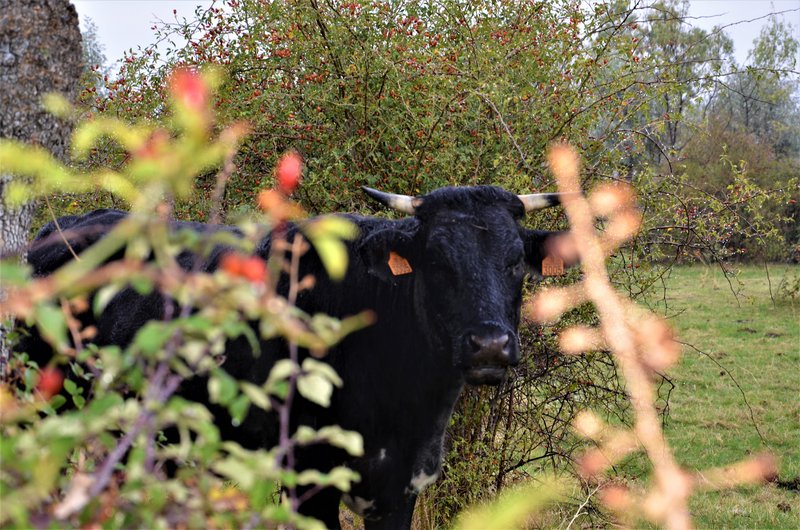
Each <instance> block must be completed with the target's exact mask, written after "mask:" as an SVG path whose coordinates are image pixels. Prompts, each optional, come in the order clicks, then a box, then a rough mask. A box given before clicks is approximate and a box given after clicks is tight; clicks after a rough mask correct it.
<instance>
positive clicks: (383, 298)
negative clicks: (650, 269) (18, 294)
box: [20, 186, 558, 528]
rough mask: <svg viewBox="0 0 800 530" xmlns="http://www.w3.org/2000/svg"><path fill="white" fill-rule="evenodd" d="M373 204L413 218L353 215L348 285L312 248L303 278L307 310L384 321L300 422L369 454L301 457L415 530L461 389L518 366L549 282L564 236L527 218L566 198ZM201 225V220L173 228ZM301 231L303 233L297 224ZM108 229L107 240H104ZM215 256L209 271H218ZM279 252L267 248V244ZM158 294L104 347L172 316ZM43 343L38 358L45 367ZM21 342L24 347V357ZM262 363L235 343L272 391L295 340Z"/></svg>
mask: <svg viewBox="0 0 800 530" xmlns="http://www.w3.org/2000/svg"><path fill="white" fill-rule="evenodd" d="M365 191H366V192H367V193H368V194H369V195H370V196H371V197H373V198H374V199H376V200H378V201H380V202H382V203H383V204H385V205H387V206H389V207H391V208H394V209H396V210H399V211H401V212H404V213H407V214H409V215H410V216H409V217H406V218H403V219H400V220H387V219H380V218H374V217H358V216H348V218H349V219H350V220H351V221H352V222H354V223H355V224H356V225H357V226H358V228H359V236H358V238H357V239H356V240H355V241H353V242H351V243H349V244H348V250H349V254H350V255H349V266H348V270H347V273H346V276H345V278H344V280H342V281H340V282H333V281H331V280H329V279H328V278H327V276H326V275H325V272H324V268H323V267H322V265H321V263H320V261H319V258H318V257H317V256H316V254H315V253H314V252H309V253H308V254H306V255H305V256H304V257H303V259H302V263H301V269H302V272H303V273H305V274H313V275H315V276H316V277H317V284H316V286H315V287H314V288H313V289H312V290H309V291H305V292H303V293H302V294H301V296H300V297H299V298H298V302H297V303H298V305H299V306H300V307H301V308H302V309H304V310H305V311H307V312H309V313H318V312H321V313H326V314H329V315H332V316H334V317H343V316H346V315H351V314H355V313H358V312H360V311H362V310H364V309H371V310H373V311H374V312H375V314H376V315H377V320H376V322H375V324H374V325H372V326H371V327H369V328H366V329H364V330H362V331H359V332H356V333H353V334H352V335H350V336H348V337H347V338H346V339H345V340H344V341H343V342H342V343H340V344H339V345H337V346H336V347H334V348H332V349H331V351H330V352H329V353H328V355H327V356H326V358H325V359H326V361H327V362H329V363H330V364H331V365H332V366H333V367H334V368H335V369H336V371H337V372H338V373H339V375H340V376H341V378H342V379H343V381H344V385H343V387H342V388H341V389H339V390H337V391H336V393H335V395H334V398H333V400H332V404H331V406H330V408H328V409H322V408H320V407H316V406H309V405H310V404H309V403H307V402H303V400H299V403H298V404H297V405H296V406H295V408H294V409H293V414H294V416H295V420H296V421H298V422H301V423H308V424H311V425H313V426H314V427H320V426H322V425H326V424H338V425H340V426H342V427H343V428H346V429H351V430H355V431H358V432H360V433H361V434H362V436H363V438H364V448H365V454H364V456H363V457H360V458H355V459H353V458H347V457H345V455H344V454H343V453H342V452H339V451H333V450H330V451H328V450H321V449H319V448H317V449H316V450H314V451H313V452H309V453H308V454H303V455H300V456H299V458H298V467H305V468H316V469H322V470H324V469H329V468H331V467H333V466H334V465H339V464H346V465H348V466H350V467H351V468H352V469H354V470H356V471H357V472H359V473H360V475H361V481H360V482H358V483H357V484H355V485H354V487H353V490H352V491H351V492H350V493H349V494H347V495H344V496H343V497H344V499H343V500H344V502H345V503H346V504H347V505H348V506H350V507H351V508H352V509H353V510H354V511H356V512H358V513H360V514H361V515H363V516H364V517H365V520H366V525H367V527H368V528H378V527H385V528H408V527H409V526H410V524H411V517H412V514H413V510H414V504H415V501H416V498H417V494H418V493H419V492H420V491H421V490H422V489H423V488H424V487H425V486H426V485H428V484H430V483H432V482H433V481H434V480H436V477H437V475H438V473H439V469H440V467H441V461H442V442H443V437H444V433H445V428H446V427H447V423H448V420H449V418H450V415H451V413H452V410H453V406H454V404H455V402H456V399H457V397H458V395H459V393H460V392H461V389H462V388H463V386H464V383H465V382H466V383H470V384H488V385H494V384H498V383H500V382H501V381H502V380H503V378H504V377H505V374H506V370H507V368H508V367H509V366H513V365H515V364H517V362H518V360H519V346H518V339H517V327H518V324H519V314H520V304H521V299H522V284H523V279H524V277H525V276H526V274H528V273H531V274H532V275H533V276H534V277H536V278H539V277H540V273H541V263H542V259H543V258H544V257H545V256H546V254H547V250H548V248H549V247H550V246H551V245H550V240H551V238H552V237H553V236H554V235H555V234H557V233H555V232H545V231H532V230H527V229H525V228H523V227H522V226H520V224H519V221H520V219H521V218H522V217H523V216H524V214H525V212H526V211H531V210H535V209H539V208H544V207H547V206H552V205H555V204H557V203H558V196H557V195H556V194H537V195H525V196H517V195H514V194H511V193H509V192H506V191H504V190H502V189H499V188H495V187H488V186H481V187H471V188H442V189H439V190H436V191H434V192H432V193H430V194H428V195H425V196H422V197H419V198H412V197H407V196H400V195H392V194H386V193H382V192H378V191H375V190H371V189H368V188H365ZM124 216H125V214H124V213H123V212H118V211H113V210H102V211H97V212H93V213H90V214H86V215H84V216H78V217H67V218H62V220H61V227H62V229H65V228H66V229H68V232H70V233H76V234H81V233H84V234H90V235H89V236H86V237H83V238H80V237H75V238H73V239H72V240H71V243H72V244H73V245H74V246H76V247H77V249H78V250H81V249H83V248H85V247H86V246H87V245H88V244H90V243H91V242H92V241H94V240H96V239H98V238H99V237H101V236H102V234H103V233H105V232H107V231H108V230H109V228H110V227H111V226H112V225H113V224H115V223H116V222H118V221H119V220H120V219H122V218H123V217H124ZM176 224H177V225H178V226H183V227H191V228H194V229H198V230H201V229H203V228H202V227H203V226H204V225H200V224H197V223H176ZM292 230H293V229H292ZM53 231H54V224H53V223H51V224H50V225H48V226H46V227H45V228H43V229H42V231H41V232H40V233H39V235H38V236H37V239H36V241H35V242H34V243H33V245H32V247H31V251H30V253H29V261H30V263H31V264H32V266H33V267H34V271H35V273H36V274H38V275H46V274H49V273H51V272H53V271H54V270H55V269H56V268H58V267H59V266H61V265H62V264H64V263H65V262H66V261H68V260H69V259H71V253H70V252H69V251H68V249H67V248H66V246H65V245H63V243H62V242H61V241H60V238H56V237H55V234H53V233H52V232H53ZM98 234H99V235H98ZM222 251H223V249H217V251H216V253H215V254H214V255H213V256H212V259H211V260H209V264H208V267H207V269H213V268H215V267H216V266H217V261H218V258H219V255H220V253H221V252H222ZM268 252H269V243H268V241H265V242H264V243H263V244H262V245H261V246H260V247H259V250H258V253H259V254H260V255H262V257H266V255H267V254H268ZM390 252H393V253H395V254H397V255H399V256H402V257H403V258H405V259H406V260H407V261H408V264H409V265H410V269H411V272H407V273H406V274H402V275H395V274H394V273H393V271H392V270H391V269H390V267H389V266H388V264H387V260H388V257H389V254H390ZM163 310H164V304H163V301H162V300H161V299H160V298H159V297H158V295H149V296H140V295H138V294H136V293H135V292H134V291H133V290H132V289H127V290H125V291H123V292H121V293H120V294H119V295H117V296H116V298H115V299H113V300H112V301H111V303H110V304H109V305H108V307H107V308H106V310H105V311H104V312H103V314H102V315H101V316H100V317H98V319H97V322H94V324H95V325H96V326H97V328H98V335H97V336H96V338H95V339H94V340H95V342H97V343H98V344H119V345H125V344H127V343H128V342H130V340H131V339H132V338H133V336H134V334H135V332H136V331H137V330H138V329H139V328H140V327H141V326H142V325H143V324H144V322H146V321H147V320H149V319H156V318H163V314H162V313H163ZM35 344H36V341H31V342H29V346H30V347H29V348H28V351H29V353H30V354H31V355H32V358H34V360H39V361H44V360H46V358H45V357H44V356H45V355H47V354H45V353H44V352H42V351H31V350H37V349H43V348H41V343H40V342H39V343H38V344H39V346H36V345H35ZM22 348H24V344H23V345H21V347H20V350H21V349H22ZM261 350H262V354H261V355H260V356H254V355H253V352H252V350H251V349H250V347H249V346H248V345H247V342H246V341H236V342H231V343H230V344H228V346H227V349H226V360H225V363H224V365H223V366H224V368H225V369H226V370H227V371H228V372H230V373H231V374H232V375H233V376H234V377H237V378H240V379H244V380H250V381H252V382H254V383H258V384H260V383H262V382H263V381H264V379H265V377H266V374H268V373H269V369H270V368H271V366H272V364H273V363H274V362H275V360H276V359H277V358H280V357H282V356H285V355H286V347H285V344H277V343H276V342H275V341H271V342H265V343H264V344H263V345H262V348H261ZM181 393H182V395H184V396H185V397H187V398H190V399H192V398H194V399H197V400H198V401H207V396H205V385H203V384H200V383H197V382H192V381H189V382H187V383H186V384H185V385H184V387H183V388H182V390H181ZM212 410H213V411H214V413H215V415H216V423H217V424H218V426H219V428H220V429H221V431H222V434H223V436H227V437H229V438H232V439H234V440H236V441H237V442H239V443H241V444H242V445H245V446H248V447H271V446H273V445H274V444H275V443H276V440H275V437H274V434H275V422H274V421H272V420H270V418H268V417H266V416H265V415H258V414H254V413H251V414H250V415H249V416H248V417H247V419H246V420H245V421H244V422H243V424H242V425H241V426H239V427H236V428H234V427H232V426H231V423H230V418H229V417H227V415H226V413H225V412H224V411H222V410H220V409H219V408H217V407H212ZM340 498H342V496H341V494H340V492H339V491H338V490H334V489H332V488H329V489H328V490H323V491H322V492H320V493H318V494H317V495H315V496H313V497H312V498H311V499H310V500H308V501H306V502H305V503H304V504H303V505H302V506H301V511H302V512H304V513H306V514H308V515H312V516H314V517H317V518H318V519H321V520H322V521H323V522H324V523H325V524H326V525H328V526H329V527H338V524H339V523H338V512H339V501H340Z"/></svg>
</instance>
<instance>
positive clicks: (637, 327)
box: [530, 144, 775, 529]
mask: <svg viewBox="0 0 800 530" xmlns="http://www.w3.org/2000/svg"><path fill="white" fill-rule="evenodd" d="M548 161H549V164H550V168H551V170H552V171H553V173H554V174H555V176H556V178H557V179H558V183H559V190H560V191H561V192H576V191H579V190H580V184H579V161H578V157H577V154H576V153H575V151H574V150H573V149H572V148H571V147H568V146H566V145H564V144H561V145H556V146H554V147H553V148H551V150H550V153H549V155H548ZM633 201H634V197H633V193H632V191H631V190H630V189H629V188H627V187H625V186H622V185H619V184H617V185H605V186H601V187H600V188H599V189H598V190H596V191H595V192H594V193H592V194H591V195H590V196H589V198H588V200H587V199H586V198H584V197H583V196H575V195H569V196H567V198H565V199H564V201H563V202H564V208H565V210H566V213H567V217H568V218H569V221H570V225H571V231H570V237H569V238H564V239H562V240H561V241H560V242H559V243H558V245H559V246H560V249H559V250H560V252H559V253H560V254H561V255H564V256H571V257H572V258H573V259H575V260H580V262H581V264H582V268H583V272H584V279H583V281H582V282H581V284H580V285H579V286H573V287H571V288H569V289H550V290H547V291H545V292H543V293H541V294H540V295H539V296H537V297H536V298H534V300H533V301H532V303H531V307H530V310H531V314H532V316H533V317H534V319H536V320H538V321H540V322H544V321H550V320H554V319H556V318H558V316H559V315H561V313H563V312H564V311H566V310H568V309H570V308H571V307H574V306H575V305H576V304H577V303H580V302H581V301H583V300H588V301H591V302H592V303H594V305H595V306H596V308H597V311H598V314H599V317H600V325H599V327H598V328H588V327H584V326H576V327H572V328H569V329H567V330H565V331H564V332H563V333H562V334H561V336H560V337H559V342H560V344H561V349H562V350H563V351H564V352H565V353H566V354H568V355H576V354H579V353H582V352H585V351H591V350H598V349H608V350H610V351H611V352H612V353H613V355H614V358H615V360H616V363H617V364H618V366H619V367H620V370H621V372H622V375H623V378H624V380H625V385H626V387H627V389H628V393H629V395H630V402H631V405H632V408H633V411H634V424H633V429H632V430H626V429H616V428H611V427H609V426H606V425H604V424H603V422H602V421H601V420H600V419H599V418H598V417H597V416H595V415H593V414H592V413H590V412H584V413H582V414H581V415H580V416H579V417H578V418H577V420H576V421H575V425H574V427H575V429H576V430H577V431H578V432H579V433H580V434H581V435H583V436H585V437H587V438H591V439H593V440H595V441H596V442H597V443H598V447H597V448H596V449H593V450H589V451H587V452H586V453H585V454H584V455H583V456H582V457H581V458H580V459H579V468H580V471H581V474H582V475H583V476H585V477H586V478H589V479H592V480H597V479H598V478H599V476H600V475H601V473H602V472H603V471H605V470H606V469H607V468H608V467H610V466H612V465H613V464H614V462H615V461H617V460H619V459H620V458H622V457H624V456H625V455H627V454H629V453H631V452H632V451H635V450H637V449H639V448H641V449H643V450H644V451H645V453H646V455H647V457H648V459H649V460H650V462H651V463H652V466H653V477H654V478H653V484H652V485H651V487H650V490H649V491H647V492H646V493H645V494H644V495H642V496H635V495H633V494H632V493H631V492H629V491H627V490H626V489H624V488H622V487H620V486H614V485H611V486H605V487H603V486H602V485H601V499H602V500H603V502H604V503H605V504H606V505H607V506H608V507H609V508H611V509H612V510H613V511H616V512H617V513H619V514H620V515H629V514H631V513H633V514H635V515H636V516H638V517H641V518H644V519H648V520H649V521H651V522H653V523H656V524H660V525H663V526H664V527H666V528H669V529H687V528H691V526H692V521H691V516H690V513H689V507H688V501H689V497H690V496H691V494H692V491H693V490H696V489H714V488H723V487H732V486H735V485H739V484H744V483H755V482H760V481H762V480H764V479H765V478H767V477H769V476H771V475H774V473H775V463H774V459H773V457H771V456H770V455H761V456H756V457H755V458H752V459H750V460H747V461H744V462H740V463H738V464H735V465H733V466H730V467H728V468H725V469H719V470H711V471H707V472H704V473H695V474H691V473H689V472H687V471H685V470H683V469H681V468H680V467H679V466H678V464H677V462H676V460H675V457H674V456H673V453H672V451H671V450H670V448H669V445H668V444H667V442H666V440H665V438H664V435H663V432H662V430H661V424H660V422H659V419H658V412H657V410H656V407H655V398H656V389H655V386H654V378H655V376H657V374H658V373H660V372H661V371H663V370H664V369H666V368H668V367H669V366H671V365H673V364H674V363H675V362H676V361H677V359H678V356H679V353H680V346H679V344H680V343H678V342H677V341H676V340H674V338H673V336H672V331H671V330H670V329H669V327H668V326H667V325H666V323H665V322H664V321H663V320H662V319H659V318H657V317H656V316H655V315H653V314H651V313H649V312H647V311H645V310H643V309H641V308H638V307H637V306H635V305H634V304H633V303H632V302H631V301H630V300H628V299H627V298H623V297H622V296H620V295H619V294H617V292H616V291H615V290H614V288H613V286H612V284H611V282H610V280H609V277H608V273H607V271H606V263H605V262H606V258H607V257H608V256H609V255H610V254H611V253H612V252H613V251H614V250H615V249H616V248H617V247H618V246H619V245H620V244H621V243H623V242H624V241H626V240H628V239H630V238H632V237H633V236H634V235H635V234H636V232H637V231H638V229H639V226H640V222H641V219H640V215H639V213H638V212H637V211H636V209H635V206H634V203H633ZM596 216H597V217H602V218H606V219H608V222H607V225H606V230H605V232H604V233H603V234H602V235H600V234H598V233H597V231H596V230H595V226H594V218H595V217H596Z"/></svg>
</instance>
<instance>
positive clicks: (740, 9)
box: [72, 0, 800, 64]
mask: <svg viewBox="0 0 800 530" xmlns="http://www.w3.org/2000/svg"><path fill="white" fill-rule="evenodd" d="M586 1H589V0H586ZM72 3H73V4H75V7H76V8H77V10H78V14H79V16H80V17H81V24H83V17H84V16H88V17H90V18H91V19H92V20H93V21H94V23H95V24H96V25H97V32H98V37H99V40H100V42H101V43H102V44H103V46H104V47H105V54H106V57H107V58H108V61H109V63H112V62H114V61H116V60H118V59H120V58H122V54H123V52H124V51H125V50H128V49H131V48H133V49H136V47H137V46H142V47H144V46H146V45H148V44H150V43H151V42H152V41H153V40H154V37H153V31H152V29H150V28H151V27H152V26H153V22H154V21H156V20H158V19H161V20H166V21H169V20H174V18H175V15H173V12H172V11H173V9H174V10H176V11H177V16H178V17H187V18H190V17H191V16H192V15H193V13H194V10H195V8H196V7H197V6H198V5H203V6H208V5H210V4H211V2H210V1H201V0H72ZM792 10H793V11H792ZM780 11H791V12H788V13H784V14H783V15H780V16H781V17H782V18H784V20H786V21H788V22H790V23H791V24H792V25H793V26H794V33H795V35H796V36H797V38H798V39H800V0H691V2H690V8H689V16H690V17H693V18H691V19H690V20H689V22H690V23H691V24H692V25H696V26H698V27H701V28H704V29H711V28H712V27H714V26H716V25H725V26H727V25H729V24H730V26H729V27H727V28H726V30H725V31H726V32H727V33H728V35H730V36H731V37H732V38H733V41H734V45H735V47H736V49H735V54H736V60H737V62H738V63H739V64H744V62H745V60H746V59H747V51H748V50H749V49H750V48H751V45H752V43H753V39H755V38H756V37H757V36H758V33H759V31H760V30H761V27H762V26H763V25H764V24H765V23H766V22H767V19H766V18H764V17H766V15H768V14H769V13H774V12H780ZM748 21H750V22H748ZM798 63H800V60H798Z"/></svg>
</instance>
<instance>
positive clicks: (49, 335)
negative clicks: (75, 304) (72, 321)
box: [34, 305, 67, 348]
mask: <svg viewBox="0 0 800 530" xmlns="http://www.w3.org/2000/svg"><path fill="white" fill-rule="evenodd" d="M34 318H35V319H36V327H37V328H38V329H39V333H41V334H42V337H44V338H45V339H46V340H47V341H48V342H49V343H51V344H52V345H54V346H55V347H56V348H64V347H65V346H66V345H67V320H66V318H64V313H63V312H62V311H61V309H60V308H56V307H53V306H51V305H38V306H36V309H35V310H34Z"/></svg>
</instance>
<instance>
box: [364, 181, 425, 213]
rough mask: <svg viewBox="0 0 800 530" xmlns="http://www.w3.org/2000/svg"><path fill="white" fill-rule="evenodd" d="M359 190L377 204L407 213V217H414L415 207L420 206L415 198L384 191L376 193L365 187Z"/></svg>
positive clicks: (418, 200)
mask: <svg viewBox="0 0 800 530" xmlns="http://www.w3.org/2000/svg"><path fill="white" fill-rule="evenodd" d="M361 189H362V190H364V193H366V194H367V195H369V196H370V197H372V198H373V199H375V200H376V201H378V202H379V203H381V204H385V205H386V206H388V207H389V208H392V209H393V210H397V211H398V212H403V213H407V214H408V215H414V214H415V213H416V210H417V207H418V206H419V205H420V204H422V199H418V198H417V197H412V196H411V195H398V194H396V193H386V192H384V191H378V190H375V189H372V188H368V187H367V186H361Z"/></svg>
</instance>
